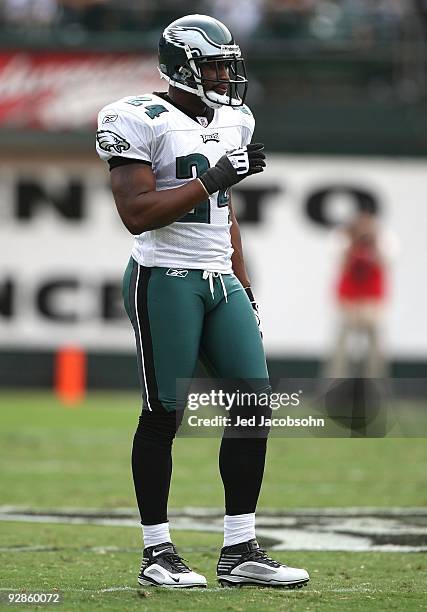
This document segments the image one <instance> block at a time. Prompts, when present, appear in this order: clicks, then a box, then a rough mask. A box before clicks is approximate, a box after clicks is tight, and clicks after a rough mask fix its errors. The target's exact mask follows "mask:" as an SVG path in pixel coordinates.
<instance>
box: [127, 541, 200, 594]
mask: <svg viewBox="0 0 427 612" xmlns="http://www.w3.org/2000/svg"><path fill="white" fill-rule="evenodd" d="M138 582H139V584H141V585H143V586H162V587H168V588H173V589H191V588H193V587H201V588H206V586H207V584H206V578H205V577H204V576H202V575H201V574H197V573H196V572H193V571H192V570H191V569H190V568H189V567H188V566H187V565H185V563H184V561H183V559H182V558H181V557H180V556H179V555H178V553H177V551H176V548H175V546H174V545H173V544H172V543H171V542H164V543H163V544H157V545H156V546H150V547H149V548H145V549H144V552H143V557H142V564H141V570H140V572H139V575H138Z"/></svg>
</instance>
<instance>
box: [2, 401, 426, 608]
mask: <svg viewBox="0 0 427 612" xmlns="http://www.w3.org/2000/svg"><path fill="white" fill-rule="evenodd" d="M138 404H139V399H138V396H137V395H135V394H122V393H120V394H118V393H108V394H105V393H104V394H91V395H90V396H89V397H88V399H87V400H86V402H85V403H84V404H83V405H82V406H80V407H78V408H64V407H62V406H60V405H58V403H57V402H56V401H55V399H54V398H53V397H52V396H51V395H49V394H39V393H37V394H34V393H32V394H30V393H2V394H1V395H0V425H1V428H0V436H1V438H0V455H1V466H2V468H1V475H0V490H1V502H0V504H1V505H2V506H5V505H11V506H22V507H27V508H34V509H43V508H44V509H47V508H63V507H73V508H88V509H89V508H101V509H110V508H111V509H112V508H118V507H134V493H133V485H132V481H131V477H130V469H129V456H130V442H131V438H132V435H133V430H134V428H135V424H136V422H137V416H138ZM218 446H219V440H217V439H210V438H207V439H206V438H205V439H196V438H194V439H177V441H176V443H175V452H174V477H173V485H172V491H171V503H170V506H171V508H176V509H178V508H182V507H184V506H201V507H208V508H209V507H216V508H221V506H222V487H221V485H220V479H219V475H218V469H217V451H218ZM426 474H427V452H426V444H425V440H424V439H421V438H412V439H397V438H388V439H366V440H365V439H359V440H357V439H356V440H349V439H315V438H298V439H290V438H285V439H283V438H272V439H271V440H270V442H269V451H268V463H267V471H266V476H265V480H264V485H263V490H262V495H261V499H260V505H259V508H260V510H262V509H267V508H268V509H278V510H281V511H283V512H286V509H292V508H298V507H308V508H310V507H312V508H320V507H347V506H376V507H384V508H387V507H396V506H399V507H413V506H417V507H419V506H427V487H426ZM172 529H173V523H172ZM0 533H1V543H0V554H1V557H2V559H1V567H2V572H1V578H0V587H1V589H2V590H3V591H2V592H4V591H5V589H11V590H14V589H18V590H26V591H39V592H40V591H43V592H48V591H50V590H53V589H55V590H58V591H61V592H62V593H63V595H64V603H63V605H61V609H62V610H68V609H70V610H72V609H80V610H85V609H87V608H89V607H90V608H91V609H92V608H93V609H103V610H133V609H139V610H140V609H143V610H148V609H149V610H165V609H167V610H184V609H185V610H187V609H194V610H200V609H201V608H202V607H203V608H204V609H206V610H236V611H238V610H255V609H256V610H342V609H343V608H344V607H345V608H346V609H348V610H386V609H395V610H419V609H425V607H426V601H427V589H426V582H427V580H426V568H427V564H426V560H425V555H423V554H421V553H406V554H405V553H398V552H393V553H384V552H381V553H379V552H363V553H362V552H278V553H275V556H276V557H277V558H278V559H280V560H282V561H283V562H285V563H287V564H288V565H292V564H295V565H297V566H303V567H307V569H308V570H309V572H310V574H311V578H312V579H311V582H310V583H309V586H307V587H306V588H305V589H303V590H301V591H283V590H274V589H256V588H247V589H241V590H230V589H226V590H224V589H219V588H217V585H216V583H215V574H214V572H215V563H216V560H217V555H218V549H219V547H220V546H221V537H220V534H216V533H203V532H188V533H186V532H183V531H176V532H175V533H174V540H175V542H176V543H177V544H178V545H179V546H180V551H181V553H182V554H183V556H184V557H185V558H186V559H188V560H189V561H190V563H191V564H192V565H193V567H194V568H195V569H196V570H199V571H201V572H203V573H205V574H206V575H207V577H208V581H209V589H207V591H198V592H196V591H194V590H192V591H184V592H179V593H176V592H170V591H166V590H163V589H162V590H155V589H142V588H140V589H138V587H137V584H136V580H135V575H136V572H137V569H138V565H139V562H140V555H141V536H140V533H139V529H138V528H137V526H135V529H133V528H129V527H107V526H94V525H61V524H52V523H46V524H41V523H19V522H6V521H2V522H0ZM28 547H34V548H33V549H28ZM29 607H31V606H29V605H27V606H26V608H27V609H28V608H29ZM32 607H33V608H34V606H32Z"/></svg>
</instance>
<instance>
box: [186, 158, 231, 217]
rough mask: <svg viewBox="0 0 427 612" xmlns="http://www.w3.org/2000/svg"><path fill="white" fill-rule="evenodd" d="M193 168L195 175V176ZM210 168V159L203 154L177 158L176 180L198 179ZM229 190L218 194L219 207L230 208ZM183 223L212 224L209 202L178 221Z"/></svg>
mask: <svg viewBox="0 0 427 612" xmlns="http://www.w3.org/2000/svg"><path fill="white" fill-rule="evenodd" d="M193 168H194V171H195V175H193ZM209 168H210V163H209V160H208V158H207V157H206V156H205V155H202V154H201V153H190V155H185V156H184V157H177V159H176V178H178V179H191V178H196V177H198V176H200V175H201V174H203V173H204V172H206V170H208V169H209ZM228 191H229V190H228V189H221V191H219V192H218V199H217V206H218V207H219V208H222V207H223V206H228V203H229V201H230V195H229V192H228ZM178 221H180V222H181V223H210V221H211V214H210V206H209V200H204V201H203V202H201V203H200V204H198V205H197V206H196V207H195V209H194V210H193V211H191V212H189V213H187V214H186V215H184V216H183V217H181V219H178Z"/></svg>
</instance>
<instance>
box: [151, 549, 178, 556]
mask: <svg viewBox="0 0 427 612" xmlns="http://www.w3.org/2000/svg"><path fill="white" fill-rule="evenodd" d="M168 550H170V551H171V552H173V551H172V549H170V548H162V550H159V551H157V552H155V551H153V552H152V557H158V556H159V555H162V554H163V553H164V552H166V551H168Z"/></svg>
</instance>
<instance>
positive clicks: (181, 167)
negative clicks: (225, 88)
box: [96, 94, 255, 274]
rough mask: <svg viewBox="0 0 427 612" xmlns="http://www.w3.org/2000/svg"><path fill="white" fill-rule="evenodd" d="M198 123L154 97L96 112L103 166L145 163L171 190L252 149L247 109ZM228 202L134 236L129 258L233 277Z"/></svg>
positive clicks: (209, 200) (210, 202)
mask: <svg viewBox="0 0 427 612" xmlns="http://www.w3.org/2000/svg"><path fill="white" fill-rule="evenodd" d="M198 119H199V120H198V121H197V120H196V119H193V118H191V117H189V116H188V115H186V114H185V113H184V112H182V111H181V110H179V109H178V108H177V107H175V106H174V105H173V104H171V103H169V102H168V101H167V100H164V99H163V98H162V97H160V96H157V95H155V94H146V95H141V96H134V97H132V96H129V97H126V98H122V99H121V100H118V101H117V102H113V103H112V104H109V105H108V106H105V107H104V108H103V109H102V110H101V111H100V113H99V116H98V131H97V136H96V138H97V143H96V148H97V152H98V154H99V156H100V157H101V159H104V160H106V161H108V160H109V159H110V158H111V157H115V156H120V157H127V158H132V159H139V160H141V161H143V162H147V163H149V164H150V165H151V167H152V170H153V172H154V175H155V177H156V189H157V190H158V191H160V190H162V189H174V188H176V187H179V186H181V185H183V184H185V183H186V182H187V181H189V180H191V179H193V178H195V177H196V176H197V175H198V174H199V175H200V174H201V173H203V172H204V171H205V170H207V169H208V168H209V167H212V166H214V165H215V164H216V162H217V161H218V160H219V158H220V157H221V156H222V155H224V153H225V152H226V151H230V150H232V149H236V148H239V147H242V146H245V145H247V144H248V143H249V142H250V141H251V138H252V134H253V130H254V125H255V122H254V118H253V115H252V113H251V111H250V110H249V109H248V107H247V106H242V107H237V108H231V107H225V106H224V107H221V108H220V109H218V110H215V112H214V117H213V119H212V121H211V122H210V123H209V125H206V123H207V120H205V118H204V117H201V118H198ZM203 124H204V125H203ZM228 203H229V195H228V193H227V191H220V192H216V193H214V194H212V195H211V196H210V197H208V196H206V201H205V202H203V203H201V204H199V205H198V206H196V208H195V209H194V210H192V211H191V212H189V213H187V214H186V215H185V216H184V217H182V218H181V219H179V220H178V221H175V222H174V223H171V224H170V225H167V226H165V227H162V228H160V229H156V230H151V231H147V232H144V233H142V234H140V235H139V236H135V241H134V246H133V250H132V256H133V257H134V259H135V260H136V261H137V262H138V263H140V264H142V265H144V266H148V267H153V266H159V267H167V268H169V267H174V268H191V269H201V270H209V271H213V272H221V273H222V274H228V273H230V272H231V271H232V268H231V254H232V251H233V249H232V247H231V237H230V221H229V207H228Z"/></svg>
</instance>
